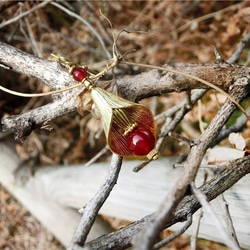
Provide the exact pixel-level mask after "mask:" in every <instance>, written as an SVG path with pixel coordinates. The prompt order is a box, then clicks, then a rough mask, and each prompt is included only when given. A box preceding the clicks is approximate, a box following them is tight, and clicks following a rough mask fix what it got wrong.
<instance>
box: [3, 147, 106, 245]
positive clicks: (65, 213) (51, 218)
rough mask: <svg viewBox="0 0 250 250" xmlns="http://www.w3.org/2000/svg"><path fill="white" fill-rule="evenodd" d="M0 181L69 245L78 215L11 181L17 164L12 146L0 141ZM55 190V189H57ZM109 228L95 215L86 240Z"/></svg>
mask: <svg viewBox="0 0 250 250" xmlns="http://www.w3.org/2000/svg"><path fill="white" fill-rule="evenodd" d="M0 159H1V164H0V183H1V184H2V185H3V186H4V187H5V188H6V189H7V190H8V191H9V192H10V193H11V194H12V195H13V196H15V197H16V198H17V200H18V201H19V202H20V203H22V204H23V206H24V207H26V208H27V209H28V210H29V212H30V213H31V214H33V215H34V216H35V217H36V218H37V219H38V220H39V221H40V222H41V223H42V224H43V226H45V227H46V228H47V229H48V230H49V231H50V232H51V233H52V234H53V235H54V236H55V237H56V238H57V239H58V240H59V241H60V242H61V243H62V244H63V245H64V246H65V247H66V246H68V245H69V243H70V241H71V239H72V235H73V234H74V231H75V228H76V227H77V225H78V223H79V221H80V219H81V215H80V214H79V213H78V212H77V211H76V210H75V209H72V208H70V207H66V206H63V205H62V204H60V203H57V202H55V201H54V200H53V199H52V197H53V194H52V195H48V194H47V195H40V194H39V192H38V193H37V192H36V191H35V192H33V191H32V190H29V189H27V188H26V187H24V186H22V185H20V183H18V182H17V181H16V180H15V176H14V172H15V170H16V168H17V167H18V166H19V164H20V160H19V159H18V157H17V155H16V153H15V150H14V149H13V145H8V146H7V145H5V144H3V143H1V144H0ZM36 187H37V188H38V189H43V187H38V186H36ZM58 191H59V190H58ZM108 232H111V228H110V227H109V226H108V224H107V223H105V222H104V221H103V220H102V219H101V218H99V217H97V220H96V223H95V224H94V225H93V227H92V230H91V232H90V234H89V235H88V236H89V237H88V240H93V239H95V238H97V237H99V236H101V235H103V234H105V233H108Z"/></svg>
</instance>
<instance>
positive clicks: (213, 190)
mask: <svg viewBox="0 0 250 250" xmlns="http://www.w3.org/2000/svg"><path fill="white" fill-rule="evenodd" d="M249 164H250V157H249V156H247V157H244V158H242V159H238V160H235V161H232V162H229V163H227V165H226V166H225V167H226V168H225V170H223V171H221V172H218V173H217V175H216V176H215V177H214V178H213V179H211V180H210V181H208V182H207V183H206V184H204V185H202V186H201V187H200V188H199V189H200V191H201V192H203V193H204V194H205V195H206V197H207V200H208V201H212V200H213V199H215V198H216V197H218V196H219V195H220V194H222V193H223V192H224V191H225V190H227V189H229V188H230V187H232V186H233V185H234V184H235V183H236V182H238V181H239V180H240V179H241V178H242V177H244V176H245V175H247V174H249V173H250V168H249ZM200 207H201V204H200V203H199V202H198V200H197V198H196V197H195V196H194V195H187V196H185V197H184V199H183V200H182V201H181V202H180V204H179V205H178V206H177V208H176V210H175V211H174V212H173V213H172V215H171V216H170V217H169V218H168V220H167V222H166V223H165V224H164V227H165V228H168V227H170V226H171V225H174V224H175V223H177V222H183V221H186V220H187V216H188V214H189V213H191V214H194V213H195V212H196V211H197V210H198V209H199V208H200ZM150 217H151V215H149V216H146V217H144V218H142V219H140V220H138V221H135V222H133V223H132V224H131V225H129V226H127V227H126V228H121V229H120V230H118V231H116V232H112V233H110V234H107V235H104V236H101V237H99V238H97V239H95V240H93V241H91V242H88V243H86V244H85V247H86V249H113V250H114V249H126V248H128V247H129V246H131V240H132V238H133V237H134V235H136V234H137V233H138V232H139V231H140V230H141V229H142V228H143V227H144V226H145V225H146V223H147V222H148V221H149V219H150ZM144 240H145V238H144ZM79 249H81V248H79Z"/></svg>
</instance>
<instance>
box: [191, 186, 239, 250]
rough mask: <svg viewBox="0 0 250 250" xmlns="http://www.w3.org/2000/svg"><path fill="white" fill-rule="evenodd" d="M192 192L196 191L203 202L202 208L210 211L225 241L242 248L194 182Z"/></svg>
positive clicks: (197, 196)
mask: <svg viewBox="0 0 250 250" xmlns="http://www.w3.org/2000/svg"><path fill="white" fill-rule="evenodd" d="M191 188H192V192H193V193H194V195H195V197H196V198H197V199H198V201H199V202H200V203H201V205H202V208H203V210H204V211H206V212H207V213H209V215H210V218H211V219H212V220H213V222H214V225H215V226H216V227H217V229H218V230H219V233H220V234H221V236H222V238H223V239H224V243H225V244H226V245H227V246H228V247H229V248H230V249H233V250H240V248H239V246H238V245H237V244H236V243H235V241H233V240H232V238H231V237H230V236H229V235H228V234H227V231H226V229H225V228H224V227H223V225H222V222H221V221H220V219H219V218H218V216H217V215H216V214H215V212H214V211H213V209H212V207H211V205H210V204H209V202H208V201H207V197H206V195H204V194H203V193H202V192H201V191H200V190H199V189H197V188H196V187H195V185H194V183H192V184H191Z"/></svg>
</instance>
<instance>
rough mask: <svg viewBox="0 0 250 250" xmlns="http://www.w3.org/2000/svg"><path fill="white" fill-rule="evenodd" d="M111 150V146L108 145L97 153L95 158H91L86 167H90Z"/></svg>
mask: <svg viewBox="0 0 250 250" xmlns="http://www.w3.org/2000/svg"><path fill="white" fill-rule="evenodd" d="M108 151H109V147H108V146H107V145H106V146H105V147H104V148H103V149H102V150H100V152H99V153H98V154H96V155H95V156H94V157H93V158H91V159H90V160H89V161H88V162H86V163H85V164H84V166H85V167H89V166H90V165H91V164H93V163H94V162H96V161H97V160H98V159H99V158H100V157H101V156H103V155H104V154H106V153H107V152H108Z"/></svg>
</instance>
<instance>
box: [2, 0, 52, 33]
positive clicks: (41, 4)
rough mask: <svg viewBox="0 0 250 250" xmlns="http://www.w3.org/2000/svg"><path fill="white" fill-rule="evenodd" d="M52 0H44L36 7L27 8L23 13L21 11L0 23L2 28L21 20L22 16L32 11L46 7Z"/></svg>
mask: <svg viewBox="0 0 250 250" xmlns="http://www.w3.org/2000/svg"><path fill="white" fill-rule="evenodd" d="M51 1H52V0H45V1H42V2H41V3H40V4H38V5H36V6H35V7H33V8H32V9H30V10H27V11H25V12H23V13H21V14H20V15H18V16H16V17H13V18H12V19H9V20H8V21H3V22H2V23H1V24H0V29H1V28H3V27H5V26H7V25H9V24H11V23H14V22H17V21H18V20H20V19H21V18H23V17H25V16H27V15H29V14H30V13H32V12H34V11H36V10H38V9H40V8H42V7H44V6H45V5H47V4H48V3H50V2H51Z"/></svg>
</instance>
